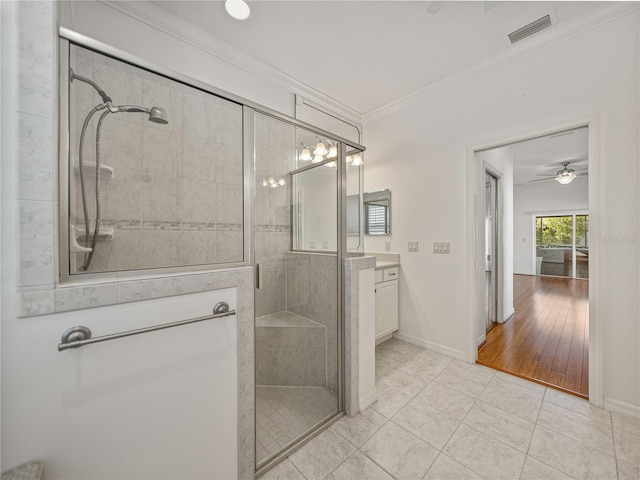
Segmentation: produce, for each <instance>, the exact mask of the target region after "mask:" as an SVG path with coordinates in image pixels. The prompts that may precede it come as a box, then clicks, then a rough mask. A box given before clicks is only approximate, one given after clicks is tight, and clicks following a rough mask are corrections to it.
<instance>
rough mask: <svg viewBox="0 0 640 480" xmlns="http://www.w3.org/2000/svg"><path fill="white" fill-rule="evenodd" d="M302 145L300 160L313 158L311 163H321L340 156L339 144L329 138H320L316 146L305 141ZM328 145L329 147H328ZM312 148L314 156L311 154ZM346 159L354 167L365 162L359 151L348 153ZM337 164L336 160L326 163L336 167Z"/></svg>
mask: <svg viewBox="0 0 640 480" xmlns="http://www.w3.org/2000/svg"><path fill="white" fill-rule="evenodd" d="M300 145H301V146H302V150H301V151H300V155H298V160H301V161H306V162H308V161H309V160H311V163H320V162H323V161H324V160H325V159H331V158H337V157H338V146H337V145H336V144H335V143H333V142H332V141H331V140H328V139H325V140H322V139H321V138H318V143H316V145H315V146H313V145H311V146H306V145H305V144H304V143H300ZM327 146H328V147H329V149H327ZM312 148H313V156H312V155H311V149H312ZM345 160H346V162H347V164H348V165H353V166H354V167H359V166H360V165H362V164H363V163H364V162H363V160H362V156H361V155H360V154H359V153H354V154H353V155H347V157H346V158H345ZM337 165H338V164H337V163H336V162H335V161H333V162H329V163H327V164H325V166H327V167H336V166H337Z"/></svg>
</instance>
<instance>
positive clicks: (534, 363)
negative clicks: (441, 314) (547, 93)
mask: <svg viewBox="0 0 640 480" xmlns="http://www.w3.org/2000/svg"><path fill="white" fill-rule="evenodd" d="M588 133H589V131H588V127H587V126H583V127H578V128H572V129H569V130H562V131H557V132H553V133H549V134H545V135H540V136H536V137H532V138H529V139H526V140H521V141H516V142H512V143H507V144H504V145H500V146H497V147H492V148H490V149H485V150H482V151H476V152H475V154H476V168H477V170H476V171H478V172H479V175H478V180H479V179H480V174H481V175H482V180H483V184H484V195H482V196H479V198H481V199H482V201H483V204H482V205H478V210H477V211H479V212H482V215H483V217H484V218H483V221H482V222H480V221H477V222H476V225H477V227H478V228H482V230H481V231H480V232H479V233H480V235H478V237H477V238H479V239H481V240H482V241H483V243H484V245H482V247H481V248H482V250H481V249H480V247H476V258H477V256H478V253H479V252H480V251H482V253H483V255H484V259H483V260H484V266H485V268H484V272H483V275H484V278H483V282H482V289H481V292H482V295H478V296H477V297H476V298H477V299H478V300H479V301H481V304H480V305H478V309H477V314H478V315H482V317H483V320H484V325H483V327H484V329H487V328H488V330H486V331H487V334H486V338H485V341H484V342H480V336H481V333H484V332H480V331H479V330H477V334H478V337H477V345H478V347H477V348H478V350H477V354H476V355H477V356H476V358H477V362H478V363H481V364H483V365H486V366H489V367H492V368H495V369H498V370H502V371H505V372H507V373H511V374H514V375H516V376H520V377H523V378H527V379H529V380H532V381H535V382H537V383H542V384H545V385H547V386H550V387H554V388H557V389H560V390H564V391H567V392H569V393H573V394H576V395H578V396H581V397H584V398H588V397H589V344H590V340H589V338H590V336H589V290H590V287H589V278H588V277H589V271H590V268H589V267H590V263H591V261H590V259H589V242H588V231H589V223H590V221H589V220H590V217H589V213H590V211H589V207H590V204H591V203H592V202H591V201H590V191H589V185H590V183H591V182H590V181H589V175H590V173H591V172H590V169H589V151H590V148H589V140H588ZM487 159H490V160H493V161H499V162H500V168H501V169H502V170H503V172H505V173H506V174H505V175H504V178H501V179H500V180H501V182H502V189H503V190H505V191H508V190H510V191H511V197H510V195H509V194H508V193H507V192H504V191H503V193H502V194H501V196H500V197H499V198H498V200H496V198H495V196H494V193H493V191H492V190H493V189H494V185H495V184H496V183H497V179H495V177H493V178H492V176H491V175H490V172H487V170H486V164H487ZM480 168H482V170H480ZM476 185H479V182H478V183H477V184H476ZM495 190H497V189H495ZM500 201H504V203H505V205H504V209H505V211H506V210H509V209H511V212H510V213H506V212H505V213H504V214H503V216H498V215H497V211H496V208H495V203H498V204H499V202H500ZM509 202H511V205H510V206H509V205H507V204H508V203H509ZM477 218H478V219H479V214H478V215H477ZM494 220H497V221H494ZM496 223H498V225H500V226H501V228H502V229H503V230H504V231H505V232H506V233H505V235H504V237H500V236H498V235H497V233H496V232H497V231H498V230H499V229H500V227H498V228H496V225H495V224H496ZM509 231H511V234H509V233H508V232H509ZM498 238H500V239H502V240H503V244H500V242H496V241H495V240H496V239H498ZM509 243H511V248H509V245H508V244H509ZM496 247H497V251H496ZM501 253H502V255H501ZM500 258H502V262H497V264H494V262H492V261H491V260H492V259H500ZM501 263H502V264H501ZM509 264H510V265H509ZM509 267H511V268H509ZM498 272H499V273H501V274H502V275H503V283H502V285H500V283H497V282H495V281H494V277H496V276H497V275H496V273H498ZM479 274H480V272H477V275H476V285H480V284H479V282H478V280H479V278H480V277H479ZM496 283H497V286H496ZM509 286H511V288H512V289H513V290H511V291H510V292H508V290H509ZM507 292H508V293H507ZM479 293H480V292H479ZM501 293H502V294H503V295H504V302H503V312H502V313H501V314H500V315H499V318H498V319H496V320H497V321H496V320H494V318H495V317H493V315H494V313H493V312H494V311H497V308H496V306H495V305H496V303H495V300H496V297H499V296H500V294H501ZM510 301H511V302H512V303H511V305H509V303H510ZM511 309H512V311H513V315H512V316H510V310H511ZM481 312H482V313H481ZM503 317H504V318H503ZM501 321H502V322H505V323H500V322H501ZM476 325H477V327H476V328H477V329H479V328H480V325H481V322H476ZM494 325H495V326H497V327H499V328H492V327H493V326H494ZM484 329H483V330H484Z"/></svg>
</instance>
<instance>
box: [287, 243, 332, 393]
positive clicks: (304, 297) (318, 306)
mask: <svg viewBox="0 0 640 480" xmlns="http://www.w3.org/2000/svg"><path fill="white" fill-rule="evenodd" d="M337 263H338V262H337V257H336V255H335V254H318V253H293V252H292V253H289V254H288V255H287V262H286V265H287V273H286V277H287V288H286V290H287V310H289V311H291V312H294V313H297V314H298V315H301V316H303V317H305V318H308V319H310V320H313V321H314V322H318V323H320V324H322V325H324V326H325V327H326V328H327V388H329V389H330V390H332V391H333V392H337V389H338V325H337V323H338V322H337V317H336V315H337V308H338V288H337V283H336V281H337Z"/></svg>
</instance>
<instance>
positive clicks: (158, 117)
mask: <svg viewBox="0 0 640 480" xmlns="http://www.w3.org/2000/svg"><path fill="white" fill-rule="evenodd" d="M118 110H120V111H121V112H128V113H136V112H140V113H146V114H147V115H149V121H150V122H153V123H160V124H162V125H166V124H167V123H169V120H168V119H167V112H166V111H165V109H164V108H162V107H151V108H144V107H139V106H137V105H120V106H119V107H118Z"/></svg>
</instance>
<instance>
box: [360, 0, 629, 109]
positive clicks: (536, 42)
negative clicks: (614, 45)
mask: <svg viewBox="0 0 640 480" xmlns="http://www.w3.org/2000/svg"><path fill="white" fill-rule="evenodd" d="M639 11H640V7H638V4H637V2H616V3H612V4H610V5H607V6H604V7H602V8H601V9H598V11H597V12H593V13H591V14H589V15H585V16H584V17H581V18H578V19H576V20H575V21H570V22H567V23H566V24H563V23H558V24H556V26H555V27H554V28H553V29H552V30H550V31H549V32H548V33H547V34H546V35H539V36H536V37H533V38H531V39H529V40H528V41H527V42H525V43H523V44H522V45H516V46H513V47H509V48H508V50H506V51H505V52H504V53H502V54H500V55H499V56H495V57H492V58H490V59H489V60H487V61H485V62H482V63H480V64H478V65H475V66H473V67H469V68H467V69H464V70H462V71H460V72H458V73H455V74H453V75H450V76H448V77H445V78H443V79H442V80H439V81H437V82H434V83H431V84H429V85H427V86H425V87H423V88H421V89H419V90H416V91H415V92H412V93H410V94H408V95H405V96H403V97H401V98H399V99H397V100H394V101H392V102H389V103H387V104H385V105H382V106H380V107H377V108H374V109H373V110H370V111H369V112H366V113H363V114H362V119H363V121H371V120H375V119H378V118H382V117H385V116H387V115H390V114H391V113H393V112H396V111H398V110H400V109H402V108H405V107H408V106H410V105H412V104H414V103H417V102H420V101H421V100H423V99H425V98H428V97H431V96H434V95H437V94H440V93H443V92H445V91H447V90H450V89H452V88H455V87H457V86H459V85H462V84H465V83H468V82H470V81H472V80H474V79H476V78H478V77H480V76H483V75H487V74H489V73H491V72H493V71H495V70H499V69H501V68H504V67H506V66H507V65H510V64H512V63H516V62H519V61H521V60H523V59H525V58H527V57H529V56H530V55H534V54H536V53H538V52H541V51H543V50H546V49H548V48H553V47H555V46H556V45H559V44H560V43H563V42H565V41H567V40H570V39H572V38H575V37H577V36H580V35H582V34H583V33H586V32H588V31H590V30H593V29H595V28H598V27H601V26H602V25H605V24H607V23H610V22H613V21H615V20H618V19H619V18H622V17H624V16H626V15H630V14H633V13H637V12H639Z"/></svg>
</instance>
